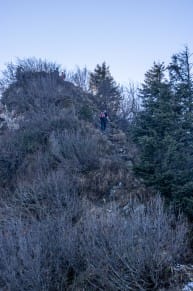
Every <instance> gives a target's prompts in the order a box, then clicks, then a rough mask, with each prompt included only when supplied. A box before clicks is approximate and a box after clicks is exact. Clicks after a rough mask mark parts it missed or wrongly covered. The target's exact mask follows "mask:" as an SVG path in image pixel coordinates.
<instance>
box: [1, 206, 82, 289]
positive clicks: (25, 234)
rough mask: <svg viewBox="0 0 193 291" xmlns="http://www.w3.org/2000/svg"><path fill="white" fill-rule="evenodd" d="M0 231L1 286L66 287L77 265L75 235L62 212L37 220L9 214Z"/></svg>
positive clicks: (31, 287) (73, 229)
mask: <svg viewBox="0 0 193 291" xmlns="http://www.w3.org/2000/svg"><path fill="white" fill-rule="evenodd" d="M69 211H70V209H69V210H68V214H69ZM0 234H1V235H0V256H1V262H0V287H1V288H4V290H26V291H27V290H37V291H38V290H41V291H42V290H66V289H67V287H68V286H69V285H70V284H71V281H72V280H73V279H74V277H75V276H76V269H77V270H78V268H79V267H78V266H79V262H78V258H79V257H78V236H77V229H76V227H73V226H72V223H71V222H70V221H69V219H68V216H67V215H66V214H64V215H63V216H60V217H58V218H55V219H53V217H47V218H46V219H45V220H42V221H41V222H37V221H36V220H30V221H27V222H26V221H22V220H21V219H20V218H17V217H13V218H11V217H10V218H9V219H7V220H6V221H4V224H3V225H1V226H0ZM74 262H76V263H75V264H74ZM80 265H81V262H80ZM1 290H3V289H1Z"/></svg>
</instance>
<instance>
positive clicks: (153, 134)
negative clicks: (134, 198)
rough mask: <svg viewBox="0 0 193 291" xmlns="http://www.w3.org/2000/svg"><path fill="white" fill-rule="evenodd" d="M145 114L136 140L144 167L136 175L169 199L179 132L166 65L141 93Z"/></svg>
mask: <svg viewBox="0 0 193 291" xmlns="http://www.w3.org/2000/svg"><path fill="white" fill-rule="evenodd" d="M140 97H141V100H142V110H141V111H140V112H139V113H138V115H137V118H136V121H135V127H134V137H135V141H136V142H137V144H138V145H139V148H140V155H141V159H140V163H139V164H138V165H137V166H136V172H137V173H138V174H139V175H140V176H142V177H143V178H144V181H145V183H146V184H147V185H149V186H150V185H151V186H155V187H156V188H158V189H159V190H160V191H161V192H162V193H164V194H165V195H169V192H170V183H168V181H169V180H171V179H172V177H171V173H170V172H168V170H167V160H166V158H164V157H165V154H166V152H168V144H171V143H174V141H173V140H172V138H171V132H173V131H174V129H175V122H174V114H173V104H172V99H173V96H172V92H171V90H170V84H169V83H168V82H167V81H166V79H165V66H164V64H163V63H162V64H156V63H154V65H153V67H152V68H151V69H150V70H149V71H148V72H147V73H146V75H145V81H144V83H143V84H142V88H141V89H140Z"/></svg>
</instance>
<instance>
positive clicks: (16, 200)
mask: <svg viewBox="0 0 193 291" xmlns="http://www.w3.org/2000/svg"><path fill="white" fill-rule="evenodd" d="M37 171H38V172H37V173H36V177H35V178H34V179H33V180H32V181H25V180H24V181H22V180H20V181H19V182H18V185H17V188H16V190H15V192H14V194H13V195H12V197H13V198H12V199H11V204H12V205H14V206H15V208H17V209H18V210H19V211H20V213H21V214H23V216H31V215H32V216H34V217H37V218H38V219H42V218H44V217H47V216H57V215H61V213H64V212H66V211H69V209H71V210H72V212H71V214H70V213H69V218H68V219H69V220H74V221H76V220H77V219H78V218H79V216H80V213H81V203H80V199H79V197H78V194H77V193H78V187H77V181H76V177H77V176H76V173H75V170H73V171H72V172H70V170H69V169H66V170H65V169H60V170H57V171H56V170H55V171H52V172H51V171H50V172H49V173H48V174H45V173H43V172H41V171H40V170H37Z"/></svg>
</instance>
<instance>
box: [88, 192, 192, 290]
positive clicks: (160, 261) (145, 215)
mask: <svg viewBox="0 0 193 291" xmlns="http://www.w3.org/2000/svg"><path fill="white" fill-rule="evenodd" d="M83 229H84V234H83V237H84V239H83V240H82V244H83V248H84V252H85V257H86V259H87V266H88V269H87V273H86V274H85V280H86V282H87V283H88V286H90V288H91V289H92V288H93V287H94V289H92V290H98V288H99V289H101V290H157V289H158V287H164V286H165V287H166V286H167V284H169V283H168V282H169V277H170V275H171V274H170V271H171V267H172V266H173V265H174V264H175V263H176V261H178V260H179V259H180V256H181V255H183V252H184V249H185V247H186V233H187V226H186V223H185V221H184V219H183V218H182V217H178V220H176V219H175V217H174V216H173V214H172V212H171V211H164V205H163V201H162V200H161V199H160V198H159V197H156V198H155V199H153V200H151V201H150V202H149V203H148V204H147V205H146V206H145V207H139V208H137V209H136V208H135V209H134V210H133V211H131V213H130V216H129V217H123V216H121V215H120V214H119V212H118V210H117V209H116V208H115V207H114V208H113V207H111V208H110V209H106V211H105V210H104V209H100V210H97V209H93V211H90V212H88V215H87V216H86V217H85V220H84V226H83Z"/></svg>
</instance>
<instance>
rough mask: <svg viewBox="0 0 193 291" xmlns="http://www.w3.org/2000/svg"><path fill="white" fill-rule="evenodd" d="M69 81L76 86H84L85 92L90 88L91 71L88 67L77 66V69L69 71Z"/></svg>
mask: <svg viewBox="0 0 193 291" xmlns="http://www.w3.org/2000/svg"><path fill="white" fill-rule="evenodd" d="M66 79H67V80H68V81H70V82H72V83H73V84H74V85H75V86H77V87H79V88H82V89H83V90H84V91H85V92H88V90H89V80H88V79H89V71H88V70H87V68H86V67H84V68H83V69H81V68H79V67H77V68H76V70H75V71H71V72H68V73H67V78H66Z"/></svg>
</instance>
